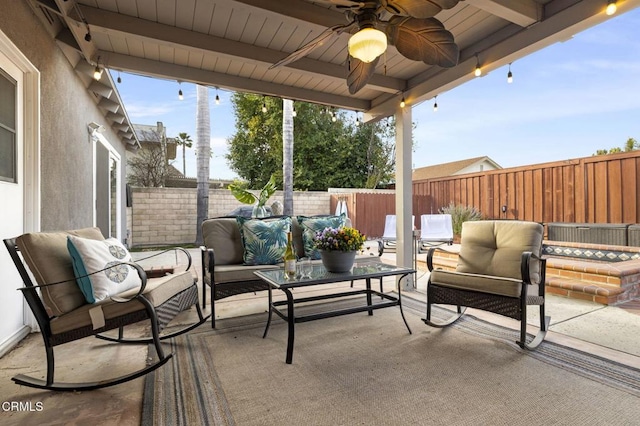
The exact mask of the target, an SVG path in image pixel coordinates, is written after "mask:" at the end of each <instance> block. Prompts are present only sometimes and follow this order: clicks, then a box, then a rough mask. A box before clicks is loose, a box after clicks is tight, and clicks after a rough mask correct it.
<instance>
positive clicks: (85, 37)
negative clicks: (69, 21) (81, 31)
mask: <svg viewBox="0 0 640 426" xmlns="http://www.w3.org/2000/svg"><path fill="white" fill-rule="evenodd" d="M85 24H86V23H85ZM86 25H87V33H86V34H85V35H84V40H85V41H91V30H90V29H89V24H86Z"/></svg>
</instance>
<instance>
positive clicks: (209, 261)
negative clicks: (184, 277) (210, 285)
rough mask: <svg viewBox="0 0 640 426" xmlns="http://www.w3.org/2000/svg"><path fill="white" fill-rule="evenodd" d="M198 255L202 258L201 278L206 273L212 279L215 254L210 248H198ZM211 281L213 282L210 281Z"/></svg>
mask: <svg viewBox="0 0 640 426" xmlns="http://www.w3.org/2000/svg"><path fill="white" fill-rule="evenodd" d="M200 255H201V258H202V277H203V279H204V276H205V274H206V273H207V272H209V273H210V274H211V276H212V277H213V269H214V268H215V252H214V251H213V249H212V248H208V247H205V246H200ZM212 281H213V280H212Z"/></svg>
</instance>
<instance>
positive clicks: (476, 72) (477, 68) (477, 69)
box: [473, 53, 482, 77]
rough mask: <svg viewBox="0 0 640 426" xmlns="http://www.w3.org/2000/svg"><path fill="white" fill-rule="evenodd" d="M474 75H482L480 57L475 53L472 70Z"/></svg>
mask: <svg viewBox="0 0 640 426" xmlns="http://www.w3.org/2000/svg"><path fill="white" fill-rule="evenodd" d="M473 73H474V74H475V76H476V77H480V76H481V75H482V68H480V59H479V58H478V54H477V53H476V69H475V71H474V72H473Z"/></svg>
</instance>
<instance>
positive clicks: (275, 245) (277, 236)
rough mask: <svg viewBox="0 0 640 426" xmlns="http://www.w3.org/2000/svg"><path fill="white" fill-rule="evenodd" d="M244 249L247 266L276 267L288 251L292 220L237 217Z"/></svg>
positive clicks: (244, 259)
mask: <svg viewBox="0 0 640 426" xmlns="http://www.w3.org/2000/svg"><path fill="white" fill-rule="evenodd" d="M236 221H237V222H238V228H240V237H241V238H242V245H243V247H244V255H243V262H244V264H245V265H275V264H276V263H281V262H282V258H283V257H284V251H285V250H286V249H287V232H289V230H290V229H291V218H290V217H282V218H279V219H273V220H262V219H247V218H245V217H240V216H238V217H236Z"/></svg>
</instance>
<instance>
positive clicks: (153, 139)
mask: <svg viewBox="0 0 640 426" xmlns="http://www.w3.org/2000/svg"><path fill="white" fill-rule="evenodd" d="M132 126H133V130H134V131H135V134H136V137H137V138H138V140H139V141H140V145H141V146H142V147H143V148H144V147H145V146H146V147H152V146H155V145H156V144H160V143H162V140H163V139H164V140H165V142H166V144H167V159H168V160H174V159H175V158H176V145H177V143H176V140H175V139H174V138H168V137H167V128H166V127H164V125H163V124H162V122H160V121H159V122H158V123H157V124H156V125H150V124H133V125H132Z"/></svg>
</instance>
